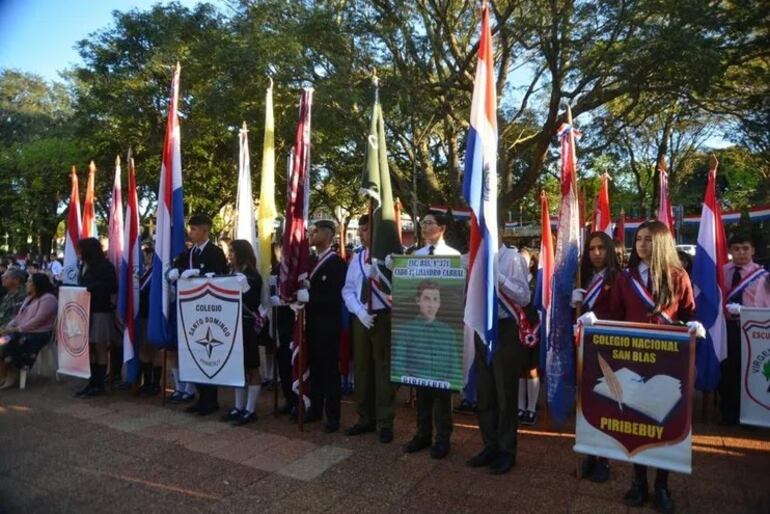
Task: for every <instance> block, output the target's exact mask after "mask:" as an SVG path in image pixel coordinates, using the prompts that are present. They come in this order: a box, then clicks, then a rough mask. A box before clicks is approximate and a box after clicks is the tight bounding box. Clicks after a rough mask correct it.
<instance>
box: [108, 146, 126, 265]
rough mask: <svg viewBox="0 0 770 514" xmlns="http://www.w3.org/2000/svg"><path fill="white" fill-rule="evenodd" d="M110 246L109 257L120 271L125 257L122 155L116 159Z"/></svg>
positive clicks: (111, 208)
mask: <svg viewBox="0 0 770 514" xmlns="http://www.w3.org/2000/svg"><path fill="white" fill-rule="evenodd" d="M107 235H108V237H109V243H110V246H109V248H108V249H107V259H109V261H110V262H111V263H112V265H113V266H114V267H115V273H119V270H120V261H121V259H122V258H123V197H122V192H121V189H120V156H118V157H117V158H116V159H115V178H114V180H113V181H112V203H110V219H109V233H108V234H107Z"/></svg>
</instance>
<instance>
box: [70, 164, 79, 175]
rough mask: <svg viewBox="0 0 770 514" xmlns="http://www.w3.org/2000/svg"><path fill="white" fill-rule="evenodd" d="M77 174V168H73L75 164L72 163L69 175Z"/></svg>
mask: <svg viewBox="0 0 770 514" xmlns="http://www.w3.org/2000/svg"><path fill="white" fill-rule="evenodd" d="M77 174H78V172H77V169H76V168H75V165H74V164H73V165H72V169H71V170H70V175H77Z"/></svg>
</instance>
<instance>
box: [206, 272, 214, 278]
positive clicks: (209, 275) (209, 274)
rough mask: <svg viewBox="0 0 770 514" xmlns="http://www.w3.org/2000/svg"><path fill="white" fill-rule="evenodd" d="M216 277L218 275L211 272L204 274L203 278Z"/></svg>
mask: <svg viewBox="0 0 770 514" xmlns="http://www.w3.org/2000/svg"><path fill="white" fill-rule="evenodd" d="M215 275H216V273H211V272H209V273H204V274H203V276H204V277H206V278H214V276H215Z"/></svg>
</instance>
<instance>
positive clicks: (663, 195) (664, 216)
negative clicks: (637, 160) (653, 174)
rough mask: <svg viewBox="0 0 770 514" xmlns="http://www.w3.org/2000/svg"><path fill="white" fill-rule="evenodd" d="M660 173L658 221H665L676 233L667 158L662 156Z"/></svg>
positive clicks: (672, 233) (659, 164)
mask: <svg viewBox="0 0 770 514" xmlns="http://www.w3.org/2000/svg"><path fill="white" fill-rule="evenodd" d="M658 173H659V174H660V201H659V202H658V216H657V218H658V221H660V222H662V223H665V225H666V226H667V227H668V230H669V232H671V235H672V236H674V238H676V237H675V234H674V212H673V210H672V209H671V201H670V200H669V198H668V171H667V167H666V161H665V159H663V158H661V159H660V162H658Z"/></svg>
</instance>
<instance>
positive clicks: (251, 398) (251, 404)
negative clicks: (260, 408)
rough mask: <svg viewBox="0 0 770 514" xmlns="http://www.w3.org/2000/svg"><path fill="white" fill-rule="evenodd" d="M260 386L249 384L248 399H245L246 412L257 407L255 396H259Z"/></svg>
mask: <svg viewBox="0 0 770 514" xmlns="http://www.w3.org/2000/svg"><path fill="white" fill-rule="evenodd" d="M260 389H261V386H258V385H251V384H249V387H248V399H247V400H246V412H249V413H251V412H254V411H255V410H256V409H257V398H259V390H260Z"/></svg>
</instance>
